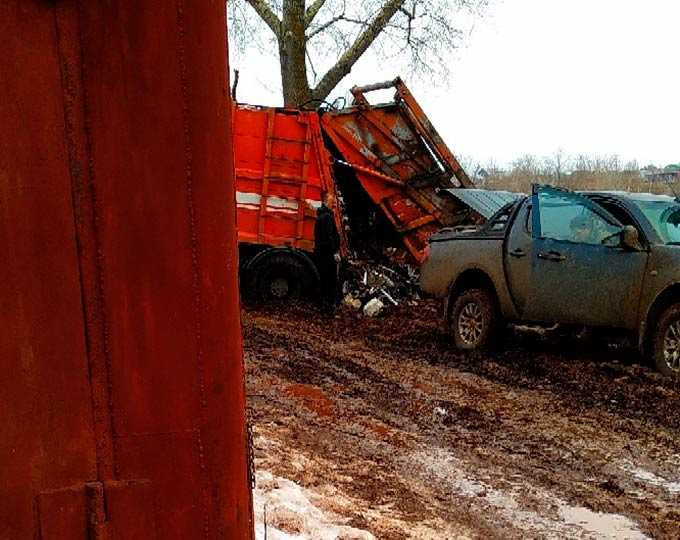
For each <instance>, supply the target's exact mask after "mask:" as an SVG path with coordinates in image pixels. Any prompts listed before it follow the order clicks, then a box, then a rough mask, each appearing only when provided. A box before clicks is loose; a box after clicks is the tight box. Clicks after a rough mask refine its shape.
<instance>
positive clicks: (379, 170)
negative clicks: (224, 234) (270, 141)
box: [321, 78, 473, 262]
mask: <svg viewBox="0 0 680 540" xmlns="http://www.w3.org/2000/svg"><path fill="white" fill-rule="evenodd" d="M390 88H394V90H395V94H394V98H393V100H392V101H391V102H389V103H384V104H379V105H371V104H370V103H369V102H368V100H367V98H366V94H368V93H370V92H374V91H377V90H385V89H390ZM352 95H353V96H354V101H353V103H352V105H351V106H350V107H347V108H344V109H341V110H329V111H327V112H325V113H324V114H323V115H322V118H321V128H322V130H323V132H324V134H325V135H326V137H327V144H328V146H329V148H330V149H331V151H332V153H333V155H334V157H335V158H336V160H337V161H336V167H335V178H336V181H337V182H338V184H339V186H340V190H341V192H342V194H343V196H344V197H345V199H346V202H347V207H348V214H349V217H350V221H351V222H354V223H353V224H354V226H355V227H356V228H362V224H361V223H357V221H360V220H361V219H362V217H365V216H366V215H367V214H368V212H367V210H368V209H367V208H364V207H365V206H366V202H365V198H364V202H363V203H360V202H359V200H361V199H362V197H361V195H360V192H361V191H363V192H364V193H365V194H366V195H368V199H369V200H370V202H371V203H372V204H373V205H375V207H377V208H379V209H380V211H381V213H382V214H383V216H384V217H385V218H386V219H387V220H388V221H389V224H390V225H391V227H392V228H393V232H394V233H396V235H397V236H398V237H399V238H400V239H401V241H402V242H403V245H404V247H405V248H406V249H407V250H408V252H409V253H410V254H411V256H412V257H413V258H414V259H415V260H416V261H417V262H421V261H422V260H423V259H424V257H425V250H426V247H427V240H428V239H429V237H430V236H431V235H432V234H433V233H435V232H436V231H437V230H439V229H440V228H442V227H445V226H453V225H457V224H459V223H461V222H462V221H463V220H464V219H465V216H466V215H467V213H466V212H465V206H462V205H461V203H460V201H459V200H457V199H455V198H453V197H451V196H450V195H449V193H447V192H445V191H442V190H446V189H450V188H456V187H463V188H466V187H472V186H473V183H472V181H471V180H470V179H469V178H468V176H467V174H465V171H464V170H463V169H462V167H461V166H460V164H459V163H458V161H457V160H456V158H455V157H454V155H453V153H452V152H451V151H450V150H449V148H448V147H447V146H446V144H445V143H444V141H443V140H442V138H441V137H440V136H439V134H438V133H437V131H436V130H435V128H434V127H433V126H432V124H431V123H430V121H429V120H428V118H427V116H426V115H425V113H424V112H423V110H422V108H421V107H420V105H418V103H417V102H416V100H415V98H414V97H413V95H412V94H411V92H410V91H409V90H408V88H407V87H406V85H405V84H404V83H403V82H402V81H401V79H399V78H397V79H394V80H393V81H388V82H385V83H380V84H374V85H370V86H364V87H355V88H353V89H352ZM356 183H358V184H359V185H360V186H361V189H360V190H357V185H356ZM353 195H354V196H355V197H356V199H358V200H357V201H353V200H352V197H353ZM353 203H355V204H354V206H361V207H362V208H361V209H360V211H357V210H358V209H357V208H351V206H352V205H353Z"/></svg>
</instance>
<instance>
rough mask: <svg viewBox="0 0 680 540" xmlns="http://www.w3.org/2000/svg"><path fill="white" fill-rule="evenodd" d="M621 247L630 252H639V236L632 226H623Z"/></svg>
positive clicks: (640, 246) (640, 247) (640, 248)
mask: <svg viewBox="0 0 680 540" xmlns="http://www.w3.org/2000/svg"><path fill="white" fill-rule="evenodd" d="M621 247H623V248H624V249H628V250H630V251H641V250H642V245H641V244H640V235H639V234H638V230H637V229H636V228H635V227H633V226H632V225H624V226H623V230H622V231H621Z"/></svg>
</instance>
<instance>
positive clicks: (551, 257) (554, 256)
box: [538, 251, 567, 262]
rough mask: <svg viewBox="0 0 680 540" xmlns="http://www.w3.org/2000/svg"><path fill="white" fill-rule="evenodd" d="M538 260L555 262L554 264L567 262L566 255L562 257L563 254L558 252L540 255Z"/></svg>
mask: <svg viewBox="0 0 680 540" xmlns="http://www.w3.org/2000/svg"><path fill="white" fill-rule="evenodd" d="M538 258H539V259H545V260H546V261H554V262H561V261H566V260H567V257H566V255H562V254H561V253H559V252H557V251H548V252H547V253H539V254H538Z"/></svg>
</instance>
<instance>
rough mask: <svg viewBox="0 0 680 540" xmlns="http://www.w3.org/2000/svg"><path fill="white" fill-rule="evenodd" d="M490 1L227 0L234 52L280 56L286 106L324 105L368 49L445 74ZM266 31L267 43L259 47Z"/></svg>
mask: <svg viewBox="0 0 680 540" xmlns="http://www.w3.org/2000/svg"><path fill="white" fill-rule="evenodd" d="M489 1H490V0H229V1H228V2H227V7H228V10H229V11H228V13H229V24H230V33H231V39H232V46H235V47H237V48H239V49H241V50H243V49H244V48H246V47H247V46H249V45H251V44H252V43H253V41H254V40H258V39H259V40H261V41H260V44H261V45H262V46H263V47H267V46H268V45H269V44H270V43H271V45H272V46H276V48H277V49H278V56H279V62H280V66H281V86H282V89H283V99H284V103H285V105H287V106H301V105H303V104H305V103H307V102H310V101H313V100H323V99H325V98H326V97H328V95H329V94H330V93H331V91H332V90H333V89H334V88H335V87H336V86H337V85H338V83H339V82H340V81H341V80H342V79H343V78H344V77H345V76H347V75H348V74H349V73H350V71H351V70H352V67H353V66H354V65H355V64H356V62H357V61H358V60H359V58H361V56H362V55H363V54H364V53H365V52H366V51H367V50H368V49H369V48H372V49H373V50H375V52H376V53H378V55H379V56H380V57H381V58H382V59H384V60H392V61H394V60H395V59H399V60H403V58H404V56H406V58H407V60H408V63H409V66H410V67H411V68H412V69H413V70H414V71H420V72H429V73H442V72H444V71H445V70H446V64H447V53H449V52H451V51H452V50H453V49H454V48H455V47H456V46H458V44H459V42H460V39H461V38H462V36H463V34H464V31H463V30H462V29H463V28H464V27H465V25H466V23H467V24H468V25H469V23H470V22H471V21H472V20H474V19H475V18H476V17H477V16H478V15H480V14H481V13H482V11H483V9H484V8H485V7H486V6H487V4H488V2H489ZM263 30H264V31H265V32H266V33H267V34H266V35H267V37H268V38H269V39H266V38H265V39H264V40H262V36H263V33H262V32H263Z"/></svg>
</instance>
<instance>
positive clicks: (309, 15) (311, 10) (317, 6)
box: [305, 0, 326, 28]
mask: <svg viewBox="0 0 680 540" xmlns="http://www.w3.org/2000/svg"><path fill="white" fill-rule="evenodd" d="M325 3H326V0H314V2H312V3H311V5H310V6H309V7H308V8H307V9H306V10H305V28H308V27H309V25H310V24H312V21H313V20H314V18H315V17H316V16H317V15H318V14H319V11H321V8H322V7H323V5H324V4H325Z"/></svg>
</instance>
